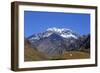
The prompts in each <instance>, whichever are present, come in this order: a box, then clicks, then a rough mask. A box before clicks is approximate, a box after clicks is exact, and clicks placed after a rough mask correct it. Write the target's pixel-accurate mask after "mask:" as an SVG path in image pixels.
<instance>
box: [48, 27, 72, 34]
mask: <svg viewBox="0 0 100 73" xmlns="http://www.w3.org/2000/svg"><path fill="white" fill-rule="evenodd" d="M47 31H53V32H58V33H62V32H64V31H69V32H72V30H70V29H67V28H56V27H52V28H48V29H47Z"/></svg>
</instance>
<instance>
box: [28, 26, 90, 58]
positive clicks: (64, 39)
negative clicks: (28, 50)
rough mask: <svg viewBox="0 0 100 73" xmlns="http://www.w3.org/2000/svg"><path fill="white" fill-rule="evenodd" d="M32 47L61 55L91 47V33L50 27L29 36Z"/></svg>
mask: <svg viewBox="0 0 100 73" xmlns="http://www.w3.org/2000/svg"><path fill="white" fill-rule="evenodd" d="M27 40H29V42H30V44H31V47H36V48H37V50H38V51H39V52H43V53H45V54H47V55H49V56H54V55H61V54H63V53H64V52H66V51H72V50H78V49H80V47H82V46H83V47H84V48H89V47H90V35H87V36H85V37H83V36H79V35H78V34H76V33H74V32H73V31H72V30H70V29H65V28H62V29H59V28H49V29H47V30H46V31H45V32H43V33H39V34H34V35H32V36H30V37H29V38H27Z"/></svg>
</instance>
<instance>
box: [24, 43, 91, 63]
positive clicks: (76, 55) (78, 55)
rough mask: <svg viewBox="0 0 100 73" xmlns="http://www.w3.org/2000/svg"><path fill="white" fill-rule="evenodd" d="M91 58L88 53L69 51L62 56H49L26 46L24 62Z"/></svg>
mask: <svg viewBox="0 0 100 73" xmlns="http://www.w3.org/2000/svg"><path fill="white" fill-rule="evenodd" d="M86 58H90V54H89V52H86V51H68V52H65V53H64V54H62V55H57V56H52V57H50V56H47V55H46V54H44V53H41V52H38V51H37V50H35V48H34V49H33V48H30V46H29V45H28V44H25V50H24V60H25V61H41V60H66V59H86Z"/></svg>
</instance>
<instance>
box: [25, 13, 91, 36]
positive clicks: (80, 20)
mask: <svg viewBox="0 0 100 73" xmlns="http://www.w3.org/2000/svg"><path fill="white" fill-rule="evenodd" d="M51 27H58V28H68V29H71V30H73V31H74V32H76V33H78V34H79V35H84V34H88V33H90V14H79V13H61V12H39V11H24V35H25V37H29V36H31V35H33V34H36V33H40V32H43V31H45V30H46V29H47V28H51Z"/></svg>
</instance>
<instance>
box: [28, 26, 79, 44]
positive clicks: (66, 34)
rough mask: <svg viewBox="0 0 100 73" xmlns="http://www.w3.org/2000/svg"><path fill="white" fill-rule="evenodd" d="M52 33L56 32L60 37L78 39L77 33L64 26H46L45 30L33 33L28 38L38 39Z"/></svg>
mask: <svg viewBox="0 0 100 73" xmlns="http://www.w3.org/2000/svg"><path fill="white" fill-rule="evenodd" d="M53 33H56V34H58V35H60V36H61V37H62V38H74V39H78V35H76V34H75V33H74V32H73V31H72V30H70V29H66V28H56V27H53V28H48V29H47V30H46V31H45V32H42V33H38V34H34V35H32V36H31V37H29V40H32V41H33V42H34V40H39V39H41V38H46V37H49V36H50V35H52V34H53Z"/></svg>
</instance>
